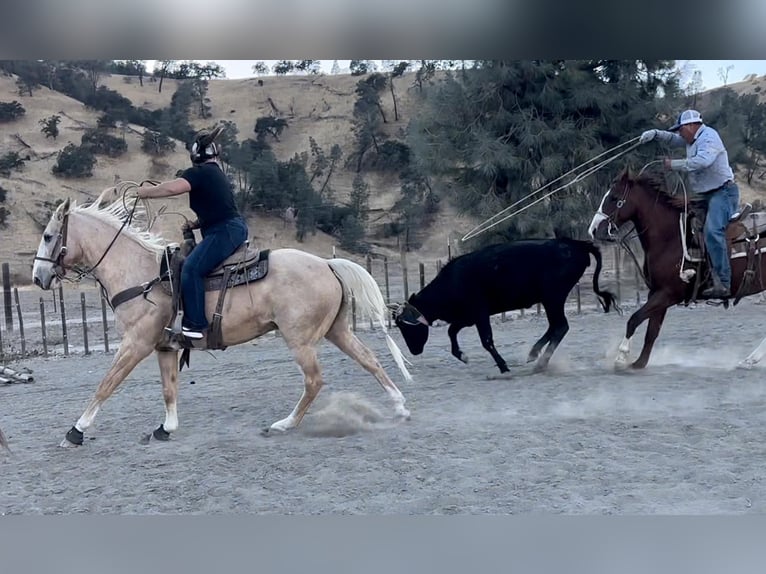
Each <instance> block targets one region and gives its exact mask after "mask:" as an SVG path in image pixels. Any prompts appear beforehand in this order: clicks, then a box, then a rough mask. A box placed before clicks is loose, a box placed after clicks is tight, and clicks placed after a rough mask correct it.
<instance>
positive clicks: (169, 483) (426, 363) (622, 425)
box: [0, 300, 766, 514]
mask: <svg viewBox="0 0 766 574" xmlns="http://www.w3.org/2000/svg"><path fill="white" fill-rule="evenodd" d="M628 311H630V309H629V310H628ZM763 313H764V306H763V305H761V304H758V303H757V302H756V301H755V300H752V301H743V302H742V303H741V304H740V305H739V306H738V307H736V308H734V309H730V310H728V311H726V310H724V309H719V308H712V307H708V306H704V305H702V306H698V307H697V308H680V307H679V308H674V309H672V310H671V312H670V313H669V314H668V318H667V320H666V322H665V326H664V330H663V332H662V333H661V335H660V338H659V340H658V343H657V346H656V348H655V353H654V355H653V359H652V361H651V362H650V365H649V367H648V368H647V369H646V370H645V371H643V372H638V373H634V372H630V373H628V374H620V373H616V372H615V371H614V368H613V366H612V358H613V356H614V354H615V351H616V347H617V344H618V343H619V341H620V338H621V336H622V334H623V332H624V326H625V322H626V320H627V314H626V315H625V316H622V317H620V316H617V315H615V314H608V315H605V314H602V313H598V312H596V311H595V310H588V311H586V312H584V313H583V314H582V315H580V316H577V315H573V314H570V326H571V330H570V332H569V334H568V335H567V337H566V338H565V339H564V342H563V343H562V345H561V347H559V349H558V350H557V352H556V354H555V355H554V359H553V361H552V363H551V368H550V370H549V371H548V372H546V373H542V374H533V373H532V371H531V368H530V367H529V366H528V365H524V364H523V361H524V358H525V356H526V353H527V352H528V350H529V348H530V346H531V345H532V343H533V342H534V341H535V340H536V339H537V338H538V337H539V336H540V334H542V332H543V330H544V328H545V325H544V319H543V318H541V317H537V316H536V315H535V314H534V313H530V314H527V315H526V316H525V317H524V318H520V317H518V316H516V317H515V318H513V319H512V320H509V321H507V322H502V323H501V322H499V321H498V322H497V323H496V324H495V327H494V328H495V340H496V344H497V347H498V349H499V351H500V352H501V354H503V355H504V357H505V358H506V359H507V360H509V362H511V363H513V364H514V365H515V366H513V367H512V376H511V378H510V379H503V378H498V377H497V375H498V374H499V373H498V371H497V369H496V367H495V365H494V363H493V361H492V359H491V358H490V356H489V355H488V354H487V353H486V352H485V351H484V350H483V349H482V348H481V347H480V345H479V342H478V337H477V335H476V333H475V331H474V330H466V331H464V332H463V333H462V334H461V343H462V346H463V347H464V349H465V350H466V351H467V352H468V354H469V356H470V357H471V362H470V363H469V364H468V365H464V364H462V363H460V362H459V361H457V360H456V359H454V358H453V357H452V356H451V355H450V354H449V344H448V339H447V334H446V327H444V326H441V327H437V328H434V329H433V331H432V333H431V339H430V340H429V343H428V345H427V346H426V350H425V353H424V354H423V355H421V356H420V357H411V358H412V360H413V365H412V366H411V372H412V374H413V376H414V381H413V382H411V383H406V382H404V381H403V379H402V377H401V376H400V373H399V372H398V370H397V369H396V366H395V364H394V362H393V360H392V359H391V356H390V355H389V354H388V352H387V349H386V347H385V342H384V339H383V338H382V337H381V336H380V335H378V334H376V333H372V332H367V331H362V332H360V337H361V338H362V339H363V340H364V341H366V342H367V343H368V344H370V346H371V347H372V348H373V349H374V350H375V351H376V352H377V353H378V355H379V357H380V358H381V361H382V362H383V364H384V366H385V367H386V369H387V370H388V372H389V374H390V375H391V376H392V378H393V379H394V381H395V382H396V383H397V385H399V386H400V388H401V389H402V391H403V392H404V394H405V396H406V397H407V399H408V402H407V405H408V407H409V408H410V409H411V411H412V417H411V420H409V421H405V422H398V423H397V422H394V421H393V420H392V415H393V409H392V407H391V405H390V404H389V402H388V401H387V397H386V396H385V394H384V392H383V390H382V389H381V388H380V387H379V386H378V385H377V383H376V382H375V380H374V379H373V378H372V377H371V376H370V375H368V374H367V373H366V372H364V371H362V370H361V368H359V367H358V366H357V365H356V363H354V362H353V361H351V359H349V358H348V357H346V356H345V355H343V354H341V353H340V352H339V351H338V350H337V349H335V347H333V346H332V345H330V344H329V343H326V344H323V345H322V346H321V347H320V359H321V362H322V365H323V373H324V376H325V378H326V386H325V387H324V389H323V390H322V392H321V393H320V396H319V398H318V400H317V402H316V403H315V404H314V405H313V407H312V408H311V409H310V411H309V414H308V415H307V416H306V418H305V419H304V423H303V425H302V426H301V427H299V428H298V429H297V430H295V431H293V432H291V433H288V434H284V435H279V436H269V437H266V436H263V435H262V434H261V430H262V429H263V428H264V427H266V426H268V425H270V424H271V423H272V422H274V421H276V420H278V419H280V418H282V417H284V416H286V415H287V414H288V413H289V411H290V410H291V409H292V407H293V406H294V404H295V402H296V401H297V399H298V397H299V395H300V391H301V388H302V381H301V377H300V375H299V371H298V368H297V366H296V365H295V364H294V363H293V361H292V358H291V357H290V355H289V353H288V352H287V349H286V347H285V346H284V343H283V341H282V340H281V339H280V338H279V337H277V336H272V335H267V336H265V337H263V338H261V339H259V340H257V341H255V342H254V343H249V344H245V345H241V346H239V347H232V348H229V349H227V350H226V351H216V352H214V353H213V354H208V353H203V352H196V353H195V354H193V355H192V364H191V369H190V370H187V371H184V372H182V374H181V391H180V400H179V417H180V428H179V429H178V431H177V432H175V433H174V435H173V438H172V440H171V441H169V442H167V443H158V442H156V441H152V442H150V443H149V444H148V445H145V444H141V438H142V436H143V435H145V434H147V433H148V432H150V431H151V430H152V429H153V428H155V427H156V426H157V425H158V424H159V423H160V422H162V420H163V416H164V407H163V401H162V395H161V387H160V384H159V372H158V368H157V365H156V361H155V360H154V358H153V357H150V358H148V359H147V360H145V361H144V362H143V363H141V364H140V365H139V366H138V368H137V369H136V370H135V371H134V372H133V373H132V374H131V376H130V377H129V378H128V380H127V381H126V382H125V383H124V385H123V386H122V387H121V389H120V391H119V392H118V393H117V394H116V395H115V396H113V397H112V398H111V399H110V400H109V401H107V403H106V404H105V406H104V408H103V409H102V410H101V412H100V413H99V415H98V417H97V418H96V422H95V425H94V426H93V427H92V428H91V429H89V430H88V431H87V433H86V439H85V444H84V446H83V447H81V448H77V449H62V448H59V446H58V444H59V442H60V441H61V439H62V438H63V436H64V433H65V432H66V431H67V430H68V429H69V428H70V427H71V425H72V424H74V422H75V421H76V420H77V418H78V417H79V415H80V414H81V412H82V410H83V409H84V407H85V405H86V402H87V401H88V399H89V398H90V397H91V395H92V393H93V392H94V390H95V388H96V385H97V383H98V381H99V380H100V378H101V376H102V375H103V374H104V373H105V371H106V369H107V367H108V365H109V363H110V361H111V358H112V354H111V353H104V352H103V351H100V352H95V353H93V354H91V355H88V356H83V355H70V356H69V357H66V358H65V357H61V356H58V357H55V358H54V357H52V358H47V359H45V358H35V359H27V360H25V361H23V362H19V363H18V364H16V368H19V367H22V366H23V367H27V368H30V369H32V371H33V372H34V375H35V382H33V383H28V384H20V383H14V384H10V385H5V386H0V397H1V398H2V402H1V403H0V404H2V407H0V426H2V428H3V430H4V431H5V433H6V435H7V436H8V439H9V441H10V443H11V446H12V449H13V452H12V453H11V454H8V453H2V454H0V485H2V486H1V487H0V512H2V513H4V514H73V513H114V514H203V513H205V514H207V513H279V514H326V513H335V514H510V513H513V514H519V513H540V512H542V513H566V514H724V513H725V514H742V513H763V512H766V480H765V477H766V466H765V465H764V460H766V443H764V441H763V436H764V430H766V408H765V407H766V384H765V383H764V367H760V368H755V369H752V370H741V369H737V368H736V365H737V363H738V361H740V360H741V359H743V358H744V357H745V356H747V354H748V353H749V352H750V351H751V350H752V349H753V348H754V346H755V345H756V344H757V343H758V342H759V341H760V338H761V336H763V335H765V334H766V333H764V332H763V329H762V328H761V327H762V325H763V322H762V319H761V317H762V316H763ZM639 335H640V337H639V336H637V337H636V338H635V339H634V345H633V348H632V354H633V356H636V355H637V353H638V351H639V343H640V342H641V341H642V339H643V329H641V330H640V331H639ZM394 336H395V339H396V340H397V342H399V343H400V345H401V346H402V348H403V349H404V343H403V341H402V340H401V338H400V337H399V336H398V333H394ZM405 354H406V355H407V356H409V354H408V353H406V352H405ZM9 366H14V365H9Z"/></svg>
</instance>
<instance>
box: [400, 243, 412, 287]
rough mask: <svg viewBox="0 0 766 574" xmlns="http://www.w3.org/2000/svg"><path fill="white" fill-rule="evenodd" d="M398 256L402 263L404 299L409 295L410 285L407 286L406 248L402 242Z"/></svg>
mask: <svg viewBox="0 0 766 574" xmlns="http://www.w3.org/2000/svg"><path fill="white" fill-rule="evenodd" d="M399 257H400V259H401V264H402V284H403V289H404V300H405V301H406V300H407V298H408V297H409V296H410V286H409V280H408V277H407V250H406V248H405V247H404V244H402V249H401V251H400V252H399Z"/></svg>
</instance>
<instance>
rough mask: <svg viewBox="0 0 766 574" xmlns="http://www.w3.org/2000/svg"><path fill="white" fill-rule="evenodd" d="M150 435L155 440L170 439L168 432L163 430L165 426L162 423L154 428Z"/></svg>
mask: <svg viewBox="0 0 766 574" xmlns="http://www.w3.org/2000/svg"><path fill="white" fill-rule="evenodd" d="M152 436H153V437H154V438H156V439H157V440H161V441H168V440H170V433H169V432H168V431H166V430H165V427H164V426H163V425H160V426H158V427H157V428H156V429H154V432H153V433H152Z"/></svg>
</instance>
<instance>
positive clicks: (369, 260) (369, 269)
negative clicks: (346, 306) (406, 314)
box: [365, 253, 388, 331]
mask: <svg viewBox="0 0 766 574" xmlns="http://www.w3.org/2000/svg"><path fill="white" fill-rule="evenodd" d="M365 263H366V264H367V273H369V274H370V275H372V257H370V254H369V253H368V254H367V257H365ZM386 304H388V301H386ZM372 327H373V325H372V318H370V331H372Z"/></svg>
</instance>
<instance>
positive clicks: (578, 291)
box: [575, 281, 582, 315]
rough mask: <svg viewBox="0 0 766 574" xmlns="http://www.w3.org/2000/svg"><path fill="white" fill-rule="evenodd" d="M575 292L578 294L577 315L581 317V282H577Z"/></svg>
mask: <svg viewBox="0 0 766 574" xmlns="http://www.w3.org/2000/svg"><path fill="white" fill-rule="evenodd" d="M575 292H576V294H577V314H578V315H580V314H581V313H582V303H581V301H580V282H579V281H578V282H577V285H575Z"/></svg>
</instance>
